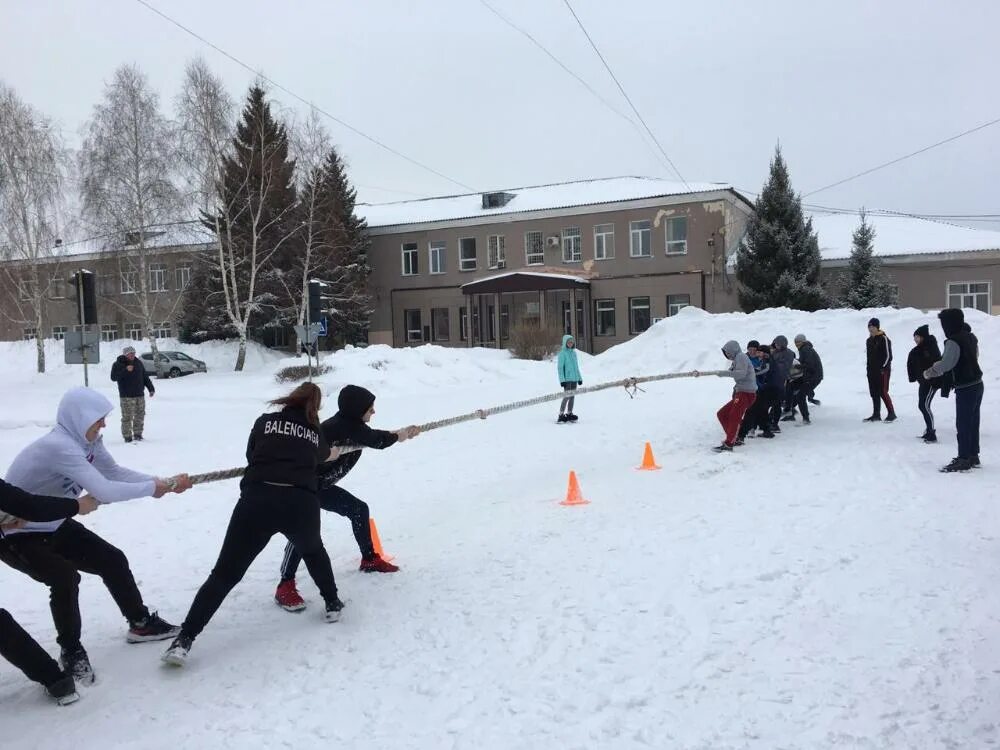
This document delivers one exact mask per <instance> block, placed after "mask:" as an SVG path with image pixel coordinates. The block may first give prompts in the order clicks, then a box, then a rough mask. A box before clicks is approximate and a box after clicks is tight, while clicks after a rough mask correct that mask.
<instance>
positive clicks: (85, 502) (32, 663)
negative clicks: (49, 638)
mask: <svg viewBox="0 0 1000 750" xmlns="http://www.w3.org/2000/svg"><path fill="white" fill-rule="evenodd" d="M97 506H98V502H97V500H96V499H95V498H94V497H93V496H92V495H84V496H83V497H80V498H79V499H76V500H74V499H71V498H65V497H45V496H43V495H32V494H31V493H29V492H25V491H24V490H22V489H20V488H18V487H15V486H14V485H12V484H8V483H7V482H5V481H3V480H2V479H0V511H2V512H0V536H3V533H4V531H9V530H11V529H14V528H19V527H20V526H22V525H23V523H24V522H25V521H39V522H45V521H59V520H61V519H65V518H72V517H73V516H75V515H77V514H80V515H86V514H87V513H90V512H92V511H95V510H97ZM0 656H3V658H4V659H6V660H7V661H9V662H10V663H11V664H13V665H14V666H15V667H17V668H18V669H20V670H21V671H22V672H24V675H25V676H26V677H27V678H28V679H29V680H32V681H34V682H37V683H39V684H40V685H43V686H44V687H45V690H46V692H47V693H48V694H49V695H50V696H52V697H53V698H55V700H56V702H57V703H58V704H59V705H60V706H66V705H69V704H70V703H75V702H76V701H77V700H79V699H80V696H79V695H78V694H77V692H76V683H75V682H74V681H73V676H72V675H71V674H69V673H68V672H66V671H65V670H64V669H63V668H62V667H60V666H59V664H58V663H57V662H56V660H55V659H53V658H52V657H51V656H49V655H48V653H46V651H45V649H43V648H42V647H41V646H40V645H39V644H38V641H36V640H35V639H34V638H32V637H31V636H30V635H29V634H28V633H27V631H25V629H24V628H22V627H21V626H20V625H19V624H18V622H17V620H15V619H14V618H13V616H12V615H11V614H10V612H8V611H7V610H6V609H0Z"/></svg>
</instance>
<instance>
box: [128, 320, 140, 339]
mask: <svg viewBox="0 0 1000 750" xmlns="http://www.w3.org/2000/svg"><path fill="white" fill-rule="evenodd" d="M125 338H127V339H131V340H132V341H142V323H126V324H125Z"/></svg>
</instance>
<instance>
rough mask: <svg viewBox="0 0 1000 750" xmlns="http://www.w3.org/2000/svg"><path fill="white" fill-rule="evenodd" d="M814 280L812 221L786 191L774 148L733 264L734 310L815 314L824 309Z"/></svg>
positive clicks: (817, 256) (817, 271) (816, 271)
mask: <svg viewBox="0 0 1000 750" xmlns="http://www.w3.org/2000/svg"><path fill="white" fill-rule="evenodd" d="M819 277H820V254H819V241H818V240H817V238H816V234H815V233H814V232H813V228H812V219H806V218H805V217H804V215H803V213H802V199H801V198H800V197H799V196H797V195H796V194H795V193H794V191H793V190H792V185H791V180H790V179H789V176H788V168H787V167H786V166H785V160H784V159H783V158H782V156H781V148H780V146H779V147H776V148H775V151H774V159H772V160H771V174H770V177H769V178H768V181H767V183H766V184H765V185H764V189H763V190H762V191H761V194H760V196H759V197H758V198H757V202H756V204H755V210H754V213H753V215H752V216H751V217H750V220H749V221H748V223H747V235H746V238H745V239H744V241H743V243H742V244H741V246H740V249H739V254H738V255H737V258H736V279H737V281H738V282H739V285H740V289H739V299H740V305H741V306H742V307H743V309H744V310H745V311H746V312H753V311H754V310H761V309H765V308H769V307H791V308H793V309H797V310H819V309H820V308H823V307H827V306H828V305H829V298H828V296H827V294H826V291H825V290H824V289H823V287H822V285H821V284H820V280H819Z"/></svg>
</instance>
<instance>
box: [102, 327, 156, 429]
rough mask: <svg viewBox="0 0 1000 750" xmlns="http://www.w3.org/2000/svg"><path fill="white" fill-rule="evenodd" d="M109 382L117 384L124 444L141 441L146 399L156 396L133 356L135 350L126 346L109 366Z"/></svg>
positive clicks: (151, 382)
mask: <svg viewBox="0 0 1000 750" xmlns="http://www.w3.org/2000/svg"><path fill="white" fill-rule="evenodd" d="M111 380H112V381H114V382H115V383H118V399H119V401H120V403H121V408H122V437H123V438H125V442H126V443H131V442H132V441H133V440H137V441H139V440H142V430H143V427H144V426H145V423H146V397H145V391H144V390H143V389H144V388H145V389H146V390H148V391H149V397H150V398H152V397H153V396H154V395H156V389H155V388H154V387H153V381H152V380H150V379H149V375H148V374H147V373H146V368H145V367H143V365H142V360H141V359H138V358H137V357H136V356H135V349H133V348H132V347H131V346H126V347H125V348H124V349H122V353H121V356H119V357H118V359H116V360H115V363H114V364H113V365H111Z"/></svg>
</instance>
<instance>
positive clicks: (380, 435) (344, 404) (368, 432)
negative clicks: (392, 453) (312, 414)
mask: <svg viewBox="0 0 1000 750" xmlns="http://www.w3.org/2000/svg"><path fill="white" fill-rule="evenodd" d="M374 404H375V394H374V393H372V392H371V391H369V390H367V389H366V388H362V387H361V386H357V385H348V386H344V388H343V389H342V390H341V391H340V395H339V396H338V397H337V408H338V411H337V413H336V414H334V415H333V416H332V417H330V418H329V419H328V420H326V421H325V422H323V424H322V425H321V429H322V431H323V437H324V438H325V439H326V441H327V442H328V443H329V444H330V445H332V446H336V445H344V444H346V443H354V444H356V445H363V446H365V447H367V448H375V449H377V450H382V449H384V448H388V447H389V446H391V445H395V444H396V442H397V441H398V440H399V436H398V435H397V434H396V433H395V432H388V431H386V430H373V429H372V428H371V427H369V426H368V425H367V424H366V423H365V421H364V419H363V417H364V415H365V412H367V411H368V410H369V409H370V408H372V406H374ZM360 458H361V451H352V452H351V453H345V454H344V455H342V456H340V457H339V458H337V460H336V461H328V462H327V463H324V464H321V465H320V467H319V475H320V477H322V480H321V484H323V485H330V484H336V483H337V482H339V481H340V480H341V479H343V478H344V477H345V476H347V474H348V472H350V470H351V469H353V468H354V466H355V464H357V462H358V461H359V460H360Z"/></svg>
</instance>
